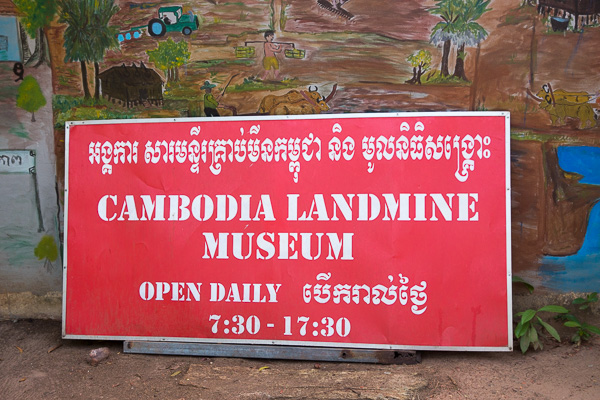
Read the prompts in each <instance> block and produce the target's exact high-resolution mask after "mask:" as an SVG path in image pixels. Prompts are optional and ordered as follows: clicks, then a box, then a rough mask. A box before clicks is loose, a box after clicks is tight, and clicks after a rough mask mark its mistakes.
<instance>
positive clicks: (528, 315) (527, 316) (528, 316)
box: [521, 310, 536, 324]
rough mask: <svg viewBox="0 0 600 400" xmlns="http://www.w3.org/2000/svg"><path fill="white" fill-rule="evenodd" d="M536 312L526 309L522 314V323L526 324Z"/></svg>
mask: <svg viewBox="0 0 600 400" xmlns="http://www.w3.org/2000/svg"><path fill="white" fill-rule="evenodd" d="M535 313H536V311H535V310H525V311H524V312H523V315H522V316H521V323H522V324H525V323H526V322H529V321H531V320H532V319H533V317H535Z"/></svg>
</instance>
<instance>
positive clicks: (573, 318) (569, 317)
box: [565, 314, 579, 322]
mask: <svg viewBox="0 0 600 400" xmlns="http://www.w3.org/2000/svg"><path fill="white" fill-rule="evenodd" d="M565 318H566V319H568V320H569V321H575V322H579V320H578V319H577V317H576V316H574V315H573V314H567V315H565Z"/></svg>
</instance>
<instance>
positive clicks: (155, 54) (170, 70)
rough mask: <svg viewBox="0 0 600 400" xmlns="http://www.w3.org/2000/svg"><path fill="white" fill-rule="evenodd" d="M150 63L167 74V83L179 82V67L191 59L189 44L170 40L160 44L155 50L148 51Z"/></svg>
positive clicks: (183, 41)
mask: <svg viewBox="0 0 600 400" xmlns="http://www.w3.org/2000/svg"><path fill="white" fill-rule="evenodd" d="M146 53H147V54H148V57H149V60H150V62H153V63H154V65H155V66H156V68H158V69H160V70H161V71H163V72H164V73H165V76H166V77H167V83H171V82H177V81H179V67H181V66H182V65H184V64H185V63H187V62H188V60H189V59H190V55H191V53H190V52H189V50H188V43H187V42H186V41H185V40H182V41H180V42H179V43H176V42H175V41H174V40H173V39H171V38H169V39H167V40H165V41H163V42H160V43H159V44H158V47H157V48H156V49H154V50H147V51H146Z"/></svg>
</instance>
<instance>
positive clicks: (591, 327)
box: [583, 324, 600, 335]
mask: <svg viewBox="0 0 600 400" xmlns="http://www.w3.org/2000/svg"><path fill="white" fill-rule="evenodd" d="M583 327H584V328H585V329H587V330H588V331H590V332H594V333H595V334H596V335H600V328H598V327H597V326H594V325H588V324H583Z"/></svg>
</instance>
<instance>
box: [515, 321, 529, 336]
mask: <svg viewBox="0 0 600 400" xmlns="http://www.w3.org/2000/svg"><path fill="white" fill-rule="evenodd" d="M529 326H530V324H529V323H525V324H522V323H521V322H519V323H518V324H517V327H516V328H515V337H516V338H517V339H518V338H520V337H521V336H523V335H524V334H525V332H527V329H529Z"/></svg>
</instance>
